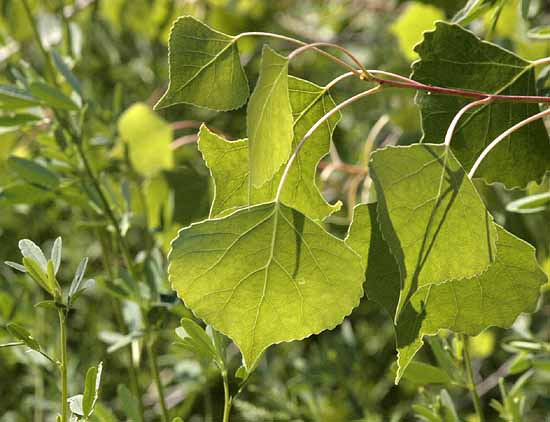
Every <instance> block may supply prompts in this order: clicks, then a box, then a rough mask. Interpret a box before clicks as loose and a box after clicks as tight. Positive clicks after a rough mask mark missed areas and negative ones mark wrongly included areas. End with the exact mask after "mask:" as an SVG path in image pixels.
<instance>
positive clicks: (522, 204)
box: [506, 192, 550, 214]
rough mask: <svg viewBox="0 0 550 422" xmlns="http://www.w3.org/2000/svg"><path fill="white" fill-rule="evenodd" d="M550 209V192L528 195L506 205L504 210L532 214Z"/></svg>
mask: <svg viewBox="0 0 550 422" xmlns="http://www.w3.org/2000/svg"><path fill="white" fill-rule="evenodd" d="M548 209H550V192H545V193H539V194H536V195H529V196H526V197H523V198H520V199H517V200H515V201H512V202H510V203H509V204H508V205H506V211H508V212H515V213H517V214H534V213H537V212H541V211H544V210H548Z"/></svg>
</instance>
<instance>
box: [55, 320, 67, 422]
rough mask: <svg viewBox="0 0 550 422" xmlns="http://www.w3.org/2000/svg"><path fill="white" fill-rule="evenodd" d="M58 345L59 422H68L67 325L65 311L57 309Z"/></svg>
mask: <svg viewBox="0 0 550 422" xmlns="http://www.w3.org/2000/svg"><path fill="white" fill-rule="evenodd" d="M57 314H58V316H59V337H60V339H59V345H60V349H61V357H60V364H59V371H60V373H61V422H68V421H69V419H68V407H67V399H68V398H69V395H68V391H67V324H66V314H65V311H64V310H62V309H59V310H58V311H57Z"/></svg>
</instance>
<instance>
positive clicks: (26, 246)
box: [18, 239, 48, 271]
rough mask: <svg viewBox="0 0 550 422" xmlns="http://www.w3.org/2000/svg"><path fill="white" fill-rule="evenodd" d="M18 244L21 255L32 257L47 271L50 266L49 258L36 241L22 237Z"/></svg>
mask: <svg viewBox="0 0 550 422" xmlns="http://www.w3.org/2000/svg"><path fill="white" fill-rule="evenodd" d="M18 245H19V250H20V251H21V255H23V256H24V257H26V258H30V259H32V260H33V261H35V262H36V263H38V264H39V265H40V268H42V270H43V271H46V269H47V267H48V260H47V259H46V256H45V255H44V252H42V249H40V248H39V247H38V245H37V244H36V243H34V242H33V241H32V240H29V239H21V240H20V241H19V244H18Z"/></svg>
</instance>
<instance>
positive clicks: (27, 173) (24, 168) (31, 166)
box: [8, 155, 59, 189]
mask: <svg viewBox="0 0 550 422" xmlns="http://www.w3.org/2000/svg"><path fill="white" fill-rule="evenodd" d="M8 166H9V168H10V170H11V171H13V172H14V173H16V174H17V175H18V176H19V177H20V178H21V179H23V180H25V181H26V182H28V183H31V184H33V185H37V186H41V187H44V188H46V189H55V188H57V187H58V186H59V178H58V177H57V175H56V174H55V173H53V172H52V171H50V170H48V169H47V168H46V167H44V166H42V165H40V164H38V163H36V162H35V161H32V160H27V159H26V158H21V157H16V156H14V155H12V156H11V157H9V158H8Z"/></svg>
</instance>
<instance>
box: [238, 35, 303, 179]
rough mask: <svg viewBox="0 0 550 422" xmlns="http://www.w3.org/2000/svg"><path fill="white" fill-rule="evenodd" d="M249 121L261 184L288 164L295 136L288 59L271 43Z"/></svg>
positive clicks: (253, 167)
mask: <svg viewBox="0 0 550 422" xmlns="http://www.w3.org/2000/svg"><path fill="white" fill-rule="evenodd" d="M246 123H247V132H248V140H249V142H250V146H249V150H248V155H249V160H248V167H249V171H250V180H251V184H252V185H253V186H255V187H260V186H262V185H263V184H265V183H266V182H268V181H269V180H271V179H272V178H273V176H275V174H276V173H277V171H279V169H280V167H281V166H282V165H283V164H284V163H286V161H287V160H288V157H289V156H290V153H291V151H292V139H293V137H294V132H293V119H292V106H291V105H290V97H289V92H288V58H286V57H283V56H281V55H279V54H277V53H276V52H275V51H274V50H272V49H271V48H270V47H269V46H268V45H265V46H264V48H263V50H262V63H261V68H260V77H259V79H258V82H257V83H256V87H255V88H254V92H253V93H252V95H251V96H250V101H249V102H248V109H247V116H246Z"/></svg>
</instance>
